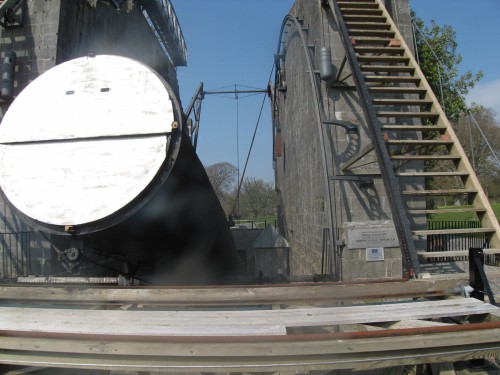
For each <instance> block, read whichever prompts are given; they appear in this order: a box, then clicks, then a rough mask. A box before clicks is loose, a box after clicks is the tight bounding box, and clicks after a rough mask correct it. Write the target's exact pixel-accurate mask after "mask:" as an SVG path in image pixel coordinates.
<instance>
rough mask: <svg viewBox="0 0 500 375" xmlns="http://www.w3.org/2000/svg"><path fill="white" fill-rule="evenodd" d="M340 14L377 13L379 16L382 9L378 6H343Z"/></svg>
mask: <svg viewBox="0 0 500 375" xmlns="http://www.w3.org/2000/svg"><path fill="white" fill-rule="evenodd" d="M342 14H343V15H344V16H347V15H365V16H368V15H378V16H381V15H382V14H383V12H382V10H380V9H378V8H371V9H359V8H344V9H342Z"/></svg>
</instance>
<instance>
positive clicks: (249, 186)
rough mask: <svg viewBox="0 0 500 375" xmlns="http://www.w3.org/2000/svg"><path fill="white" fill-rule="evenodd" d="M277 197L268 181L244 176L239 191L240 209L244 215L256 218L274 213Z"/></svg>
mask: <svg viewBox="0 0 500 375" xmlns="http://www.w3.org/2000/svg"><path fill="white" fill-rule="evenodd" d="M277 206H278V197H277V194H276V190H275V189H274V186H273V185H272V184H271V183H270V182H266V181H264V180H261V179H258V178H246V179H245V180H244V181H243V184H242V186H241V192H240V210H241V211H242V213H243V216H244V217H248V218H250V219H257V218H258V217H269V216H274V215H276V209H277Z"/></svg>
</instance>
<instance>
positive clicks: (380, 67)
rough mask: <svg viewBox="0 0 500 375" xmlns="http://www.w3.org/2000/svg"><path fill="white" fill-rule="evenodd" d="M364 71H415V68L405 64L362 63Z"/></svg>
mask: <svg viewBox="0 0 500 375" xmlns="http://www.w3.org/2000/svg"><path fill="white" fill-rule="evenodd" d="M361 70H362V71H363V72H384V73H413V72H414V71H415V68H413V67H411V66H405V65H361Z"/></svg>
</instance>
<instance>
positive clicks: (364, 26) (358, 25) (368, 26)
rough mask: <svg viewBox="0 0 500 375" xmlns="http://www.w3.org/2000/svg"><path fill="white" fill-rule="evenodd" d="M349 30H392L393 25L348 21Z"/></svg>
mask: <svg viewBox="0 0 500 375" xmlns="http://www.w3.org/2000/svg"><path fill="white" fill-rule="evenodd" d="M345 24H346V26H347V27H348V28H353V29H357V30H390V29H391V25H389V24H388V23H385V22H359V21H346V23H345Z"/></svg>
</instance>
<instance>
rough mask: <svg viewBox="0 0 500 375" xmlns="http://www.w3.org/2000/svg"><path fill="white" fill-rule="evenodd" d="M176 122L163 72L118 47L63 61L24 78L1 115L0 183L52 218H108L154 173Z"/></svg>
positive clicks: (33, 213)
mask: <svg viewBox="0 0 500 375" xmlns="http://www.w3.org/2000/svg"><path fill="white" fill-rule="evenodd" d="M173 122H174V115H173V108H172V102H171V100H170V96H169V93H168V91H167V88H166V86H165V82H164V81H163V80H162V79H161V78H160V77H159V76H158V75H157V74H156V73H155V72H154V71H153V70H151V69H150V68H149V67H147V66H145V65H143V64H141V63H139V62H137V61H135V60H131V59H128V58H124V57H118V56H106V55H103V56H96V57H83V58H78V59H75V60H71V61H68V62H65V63H63V64H60V65H58V66H56V67H54V68H52V69H51V70H49V71H47V72H46V73H44V74H42V75H41V76H40V77H38V78H37V79H36V80H34V81H33V82H32V83H31V84H30V85H28V87H26V88H25V89H24V90H23V91H22V92H21V93H20V94H19V96H18V97H17V98H16V100H15V101H14V102H13V103H12V105H11V106H10V108H9V110H8V111H7V113H6V114H5V117H4V119H3V121H2V123H1V125H0V186H1V188H2V190H3V192H4V193H5V195H6V196H7V198H8V199H9V201H10V202H11V203H12V204H13V205H14V206H16V207H17V209H19V210H20V211H21V212H23V213H24V214H26V215H27V216H29V217H31V218H33V219H35V220H38V221H40V222H43V223H47V224H53V225H79V224H85V223H91V222H94V221H96V220H100V219H102V218H105V217H107V216H109V215H111V214H113V213H114V212H116V211H117V210H119V209H121V208H123V207H124V206H125V205H127V204H128V203H129V202H131V201H132V200H133V199H134V198H136V197H137V196H138V195H139V194H140V193H141V192H142V191H143V190H144V189H145V188H146V186H147V185H148V184H149V183H150V182H151V181H152V180H153V179H154V177H155V175H156V174H157V173H158V171H159V169H160V168H161V166H162V164H163V162H164V160H165V157H166V152H167V148H168V141H167V134H168V133H170V132H171V131H172V123H173Z"/></svg>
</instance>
